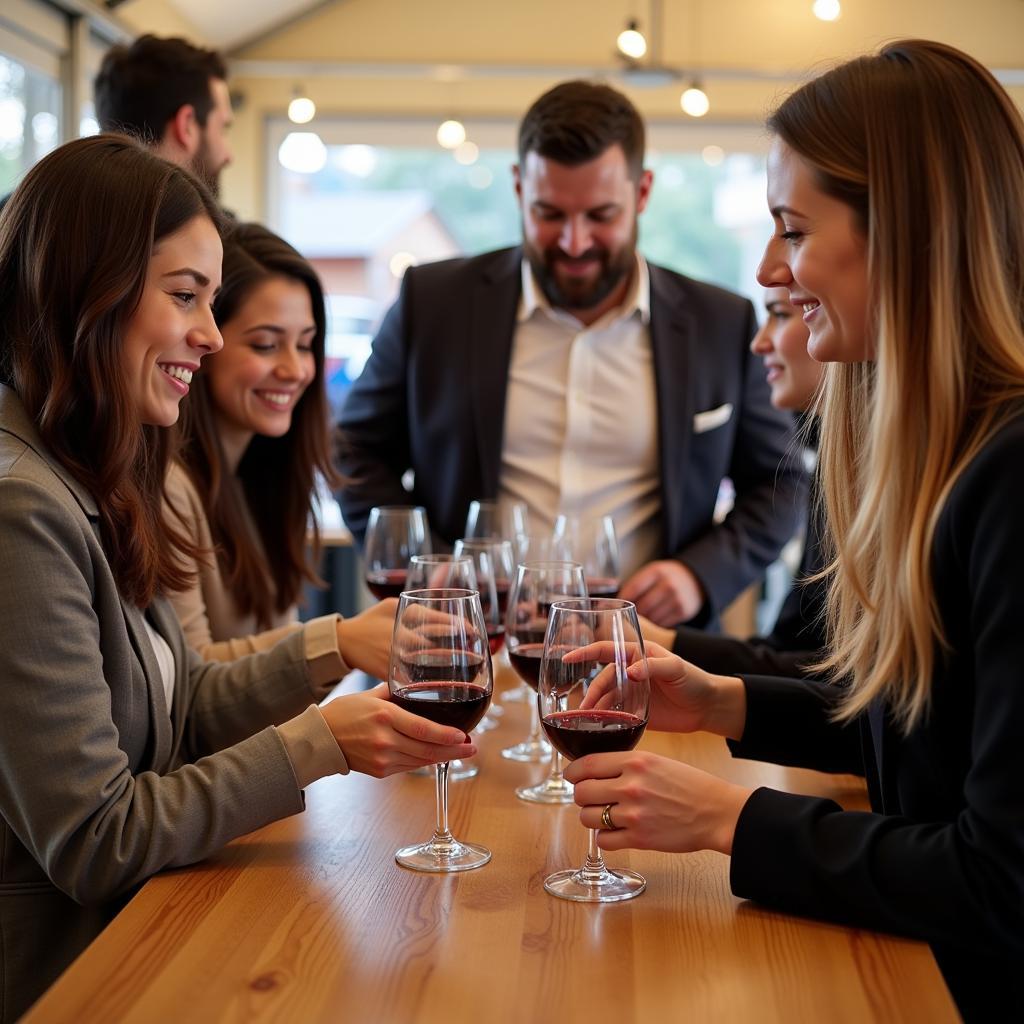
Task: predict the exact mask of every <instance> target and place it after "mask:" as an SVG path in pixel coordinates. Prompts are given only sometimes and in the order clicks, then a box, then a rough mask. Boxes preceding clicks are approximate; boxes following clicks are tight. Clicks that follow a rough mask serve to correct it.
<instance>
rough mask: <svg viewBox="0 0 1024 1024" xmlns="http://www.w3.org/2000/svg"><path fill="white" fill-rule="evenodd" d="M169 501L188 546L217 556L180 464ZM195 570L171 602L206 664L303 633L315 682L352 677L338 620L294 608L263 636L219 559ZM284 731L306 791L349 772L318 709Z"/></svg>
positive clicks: (173, 471) (171, 474)
mask: <svg viewBox="0 0 1024 1024" xmlns="http://www.w3.org/2000/svg"><path fill="white" fill-rule="evenodd" d="M167 497H168V499H169V501H170V503H171V505H172V506H173V508H174V510H175V511H176V512H177V513H178V514H179V516H180V523H179V525H181V526H182V527H183V529H184V530H185V532H186V533H187V535H188V537H189V539H190V540H192V541H193V542H194V543H195V544H197V545H199V546H200V547H203V548H206V549H207V550H210V551H212V549H213V536H212V534H211V533H210V523H209V520H208V519H207V518H206V510H205V509H204V508H203V504H202V501H201V500H200V498H199V494H198V492H197V491H196V489H195V486H194V485H193V483H192V481H191V480H190V479H189V477H188V474H187V473H186V471H185V469H184V467H182V466H181V465H180V464H179V463H172V465H171V467H170V469H169V471H168V474H167ZM176 522H177V520H176ZM189 568H191V569H194V570H195V572H196V579H195V583H194V584H193V585H192V586H191V587H190V588H189V589H188V590H185V591H181V592H180V593H176V594H171V595H169V597H170V602H171V604H172V606H173V607H174V610H175V612H176V613H177V616H178V620H179V621H180V622H181V628H182V631H183V632H184V634H185V639H186V641H187V642H188V645H189V646H190V647H191V648H192V649H193V650H195V651H197V652H198V653H199V654H200V655H202V657H203V658H204V659H205V660H206V661H234V660H235V659H236V658H241V657H244V656H245V655H247V654H253V653H256V652H258V651H269V650H270V649H271V648H272V647H274V646H276V645H277V644H278V643H279V642H280V641H281V640H283V639H284V638H285V637H286V636H289V635H291V634H292V633H297V632H299V631H302V632H303V633H304V638H303V639H304V649H305V652H306V660H307V664H308V665H309V669H310V674H311V676H312V677H313V678H314V680H316V681H317V682H326V681H328V680H331V681H333V680H338V679H340V678H341V677H342V676H343V675H345V674H346V673H347V672H348V670H349V669H348V666H347V665H346V664H345V661H344V659H343V658H342V656H341V652H340V651H339V650H338V620H339V616H337V615H324V616H321V617H320V618H317V619H312V620H311V621H309V622H307V623H301V622H299V621H298V620H297V618H296V610H295V608H294V607H292V608H290V609H289V610H288V611H287V612H284V613H282V614H280V615H277V616H276V621H275V625H274V627H273V628H271V629H267V630H264V631H263V632H262V633H260V632H257V631H256V620H255V617H254V616H252V615H241V614H240V613H239V611H238V608H237V606H236V605H235V599H234V597H233V596H232V595H231V592H230V591H229V590H228V589H227V587H226V586H225V584H224V580H223V578H222V576H221V573H220V566H219V565H218V564H217V560H216V558H214V557H212V556H211V557H210V558H209V559H206V560H203V561H197V562H195V563H193V564H192V565H191V566H190V567H189ZM278 731H279V732H280V733H281V736H282V739H283V740H284V743H285V748H286V750H287V752H288V755H289V758H290V759H291V762H292V767H293V769H294V770H295V774H296V777H297V778H298V782H299V785H300V786H308V785H309V784H310V783H311V782H314V781H315V780H316V779H319V778H323V777H324V776H325V775H329V774H334V773H336V772H340V773H347V771H348V765H347V764H346V762H345V757H344V754H343V752H342V751H341V750H340V748H339V747H338V744H337V742H336V741H335V739H334V736H333V734H332V733H331V730H330V728H329V727H328V725H327V723H326V722H325V721H324V718H323V715H321V714H320V711H319V709H318V708H317V707H316V706H315V705H312V706H310V707H309V708H307V710H306V711H305V712H304V713H303V714H301V715H299V716H298V717H296V718H294V719H292V720H291V721H289V722H285V723H284V724H283V725H281V726H279V727H278Z"/></svg>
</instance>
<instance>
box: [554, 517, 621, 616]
mask: <svg viewBox="0 0 1024 1024" xmlns="http://www.w3.org/2000/svg"><path fill="white" fill-rule="evenodd" d="M552 540H553V542H554V543H555V544H556V545H557V546H558V547H559V549H560V550H561V552H562V555H561V557H562V558H571V559H572V560H573V561H574V562H579V563H580V565H582V566H583V575H584V576H586V578H587V593H588V594H589V595H590V596H591V597H616V596H617V595H618V593H619V584H620V582H621V572H622V567H621V563H620V561H619V541H618V538H617V537H616V535H615V523H614V521H613V520H612V517H611V516H570V515H560V516H559V517H558V518H557V519H556V520H555V529H554V533H553V534H552Z"/></svg>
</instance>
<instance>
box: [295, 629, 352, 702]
mask: <svg viewBox="0 0 1024 1024" xmlns="http://www.w3.org/2000/svg"><path fill="white" fill-rule="evenodd" d="M340 621H341V616H340V615H323V616H321V617H320V618H318V619H311V620H310V621H309V622H307V623H306V624H305V626H304V627H303V634H304V640H305V653H306V664H307V665H308V666H309V681H310V683H311V684H312V685H313V688H314V690H319V691H321V693H320V696H321V697H326V696H327V691H328V690H329V689H330V688H331V687H332V686H334V684H335V683H336V682H337V681H338V680H339V679H341V677H342V676H344V675H347V673H348V672H349V666H348V665H346V664H345V659H344V658H342V656H341V650H340V649H339V647H338V623H339V622H340Z"/></svg>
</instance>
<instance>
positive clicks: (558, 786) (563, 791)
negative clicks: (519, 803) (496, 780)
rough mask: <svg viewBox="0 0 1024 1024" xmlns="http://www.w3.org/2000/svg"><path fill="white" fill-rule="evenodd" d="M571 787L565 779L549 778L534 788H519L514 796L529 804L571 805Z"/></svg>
mask: <svg viewBox="0 0 1024 1024" xmlns="http://www.w3.org/2000/svg"><path fill="white" fill-rule="evenodd" d="M572 794H573V786H572V783H571V782H566V781H565V779H562V778H558V779H552V778H551V777H550V776H549V777H548V778H546V779H545V780H544V781H543V782H539V783H538V784H537V785H536V786H520V787H519V788H518V789H517V790H516V796H517V797H519V799H520V800H525V801H526V802H527V803H529V804H571V803H573V796H572Z"/></svg>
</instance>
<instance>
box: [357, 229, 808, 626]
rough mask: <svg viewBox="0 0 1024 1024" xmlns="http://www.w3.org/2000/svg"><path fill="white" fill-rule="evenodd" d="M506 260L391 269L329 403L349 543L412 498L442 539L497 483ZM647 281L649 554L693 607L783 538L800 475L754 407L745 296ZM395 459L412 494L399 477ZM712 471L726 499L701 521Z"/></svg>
mask: <svg viewBox="0 0 1024 1024" xmlns="http://www.w3.org/2000/svg"><path fill="white" fill-rule="evenodd" d="M521 261H522V250H521V249H519V248H514V249H504V250H500V251H498V252H492V253H486V254H484V255H482V256H476V257H473V258H470V259H458V260H447V261H444V262H441V263H433V264H428V265H425V266H422V267H414V268H412V269H410V270H409V271H408V272H407V273H406V275H405V278H404V280H403V283H402V290H401V294H400V296H399V299H398V301H397V302H396V303H395V305H394V306H393V307H392V308H391V310H390V311H389V312H388V314H387V316H386V317H385V319H384V322H383V324H382V325H381V328H380V331H379V332H378V334H377V337H376V338H375V339H374V343H373V351H372V354H371V356H370V358H369V360H368V361H367V363H366V367H365V369H364V370H363V373H362V375H361V376H360V377H359V379H358V380H357V381H356V383H355V384H354V385H353V388H352V390H351V392H350V393H349V396H348V399H347V400H346V402H345V406H344V408H343V410H342V414H341V421H340V441H341V445H340V450H341V457H340V467H341V470H342V472H343V473H344V474H345V475H346V477H348V480H349V483H348V484H347V485H346V487H345V488H344V489H343V490H342V492H341V493H340V495H339V499H338V500H339V502H340V504H341V508H342V512H343V513H344V516H345V521H346V523H348V526H349V528H350V529H351V530H352V532H353V534H354V535H355V536H356V538H357V540H358V541H359V542H360V543H361V542H362V538H363V535H364V533H365V530H366V520H367V517H368V515H369V512H370V509H371V508H372V507H373V506H374V505H383V504H409V503H416V504H421V505H423V506H425V507H426V509H427V514H428V516H429V519H430V524H431V528H432V530H433V531H434V533H435V535H436V536H437V537H438V539H439V540H440V541H441V542H442V543H445V544H451V543H453V542H454V541H455V540H456V539H457V538H459V537H460V536H462V531H463V529H464V526H465V519H466V512H467V510H468V507H469V503H470V501H472V500H473V499H474V498H487V497H493V496H494V495H495V494H496V493H497V489H498V476H499V473H500V469H501V450H502V433H503V430H504V422H505V393H506V387H507V378H508V367H509V360H510V357H511V351H512V340H513V334H514V331H515V317H516V311H517V309H518V304H519V296H520V290H521V275H520V267H521ZM650 277H651V342H652V347H653V351H654V363H655V378H656V387H657V393H658V399H657V400H658V423H659V427H658V446H659V459H660V466H661V478H662V501H663V505H662V513H663V521H664V542H663V546H662V554H663V557H675V558H678V559H680V560H681V561H683V562H685V563H686V564H687V565H688V566H689V567H690V568H691V569H692V570H693V572H694V573H695V574H696V575H697V577H698V578H699V579H700V581H701V583H702V584H703V586H704V590H705V592H706V594H707V596H708V604H707V606H706V608H705V618H708V617H712V616H714V615H716V614H717V612H718V611H720V610H721V608H722V607H723V606H724V605H726V604H728V602H729V601H730V600H731V599H732V598H733V597H735V595H736V594H738V593H739V592H740V591H741V590H742V589H743V588H744V587H745V586H746V585H747V584H749V583H750V582H751V581H752V580H754V579H756V578H757V577H758V576H759V574H760V573H761V572H762V570H763V569H764V567H765V566H766V565H767V564H768V563H769V562H771V561H772V559H774V558H775V557H776V555H777V554H778V552H779V550H780V549H781V547H782V545H783V544H784V543H785V542H786V540H788V539H789V537H790V536H791V535H792V533H793V530H794V528H795V525H796V523H797V517H798V510H799V507H800V501H801V498H802V493H803V487H804V480H803V471H802V468H801V467H800V466H799V465H797V463H796V462H795V460H793V459H792V458H786V457H785V456H786V455H787V451H788V446H789V443H790V438H791V431H792V421H791V419H790V417H789V416H788V415H786V414H783V413H779V412H777V411H776V410H774V409H773V408H772V407H771V405H770V404H769V401H768V387H767V384H766V382H765V377H764V371H763V367H762V364H761V360H760V359H757V358H756V357H754V356H753V355H752V354H751V353H750V352H749V350H748V346H749V343H750V339H751V337H752V336H753V333H754V330H755V329H756V320H755V317H754V310H753V307H752V306H751V304H750V303H749V302H748V301H747V300H746V299H743V298H741V297H739V296H737V295H733V294H732V293H731V292H726V291H723V290H722V289H720V288H715V287H713V286H711V285H707V284H702V283H700V282H697V281H692V280H690V279H689V278H685V277H682V276H680V275H679V274H675V273H672V272H671V271H669V270H665V269H663V268H661V267H656V266H651V267H650ZM725 403H731V404H732V406H733V414H732V417H731V418H730V420H729V422H728V423H725V424H723V425H722V426H719V427H717V428H716V429H713V430H708V431H706V432H703V433H700V434H695V433H694V431H693V420H694V415H695V414H696V413H699V412H703V411H707V410H711V409H716V408H718V407H719V406H722V405H724V404H725ZM408 469H412V470H414V472H415V486H414V489H413V491H412V493H411V494H410V493H408V492H407V491H405V490H404V489H403V487H402V482H401V480H402V475H403V473H405V472H406V470H408ZM726 476H728V477H730V478H731V479H732V481H733V483H734V484H735V487H736V493H737V500H736V506H735V508H734V510H733V513H732V515H730V516H729V518H728V519H727V520H726V522H725V523H723V524H721V525H719V526H715V525H714V524H713V523H712V515H713V512H714V507H715V499H716V497H717V494H718V487H719V483H720V482H721V480H722V478H723V477H726Z"/></svg>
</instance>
